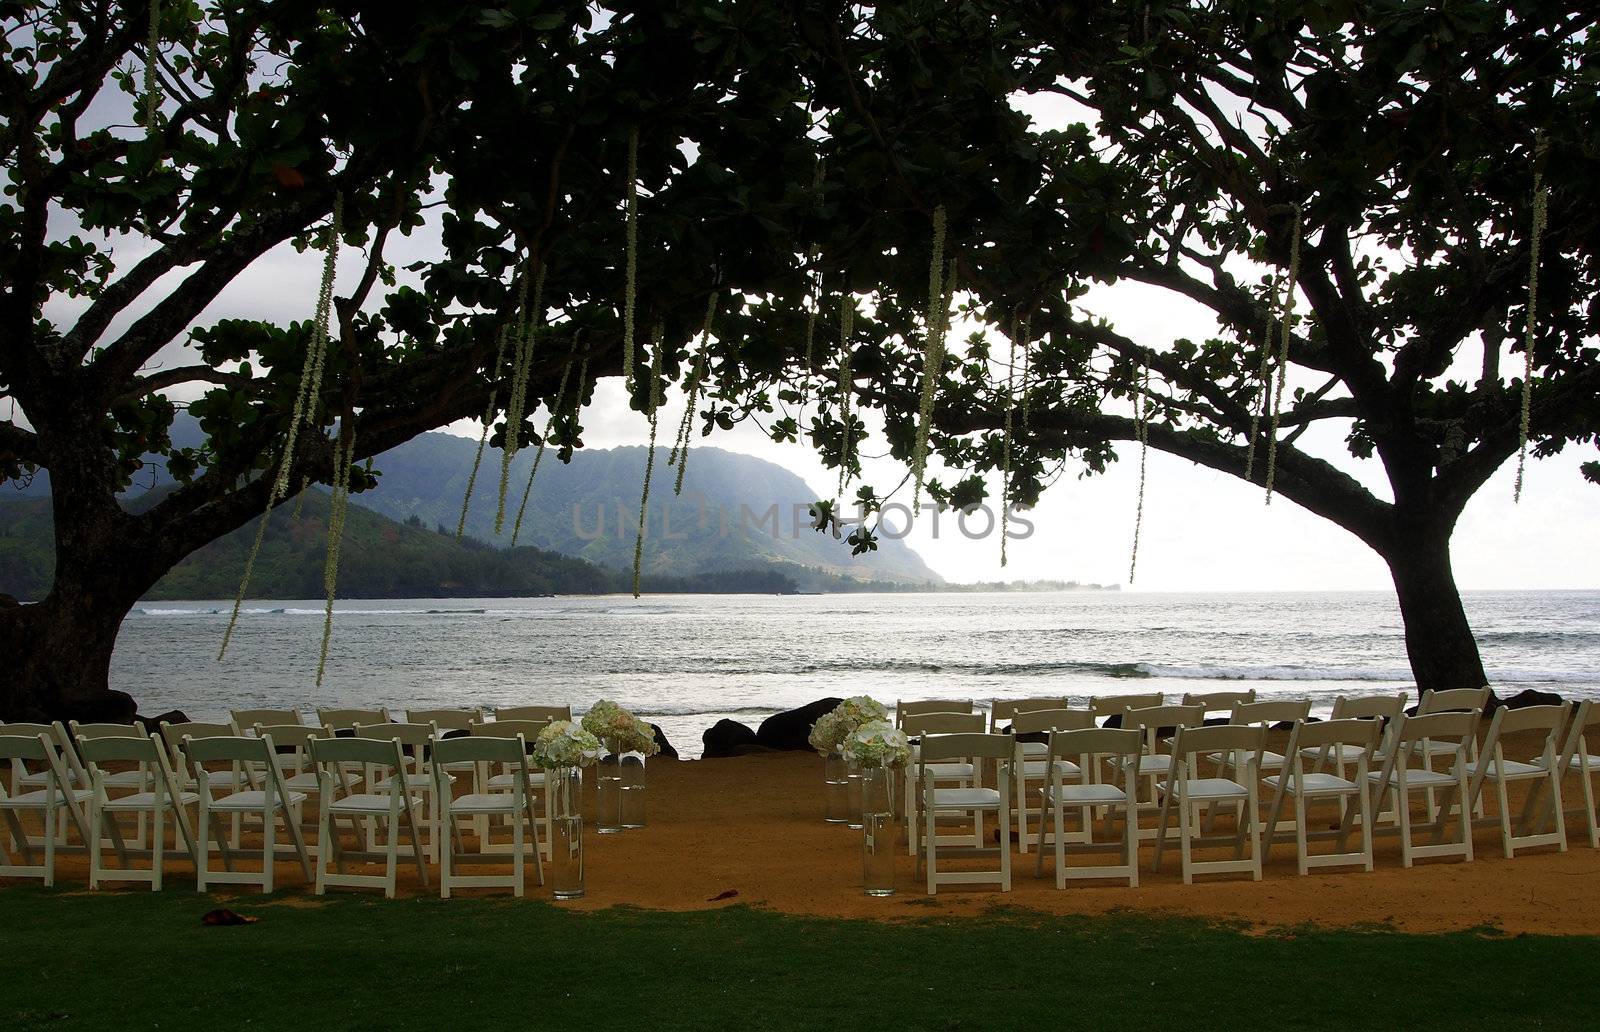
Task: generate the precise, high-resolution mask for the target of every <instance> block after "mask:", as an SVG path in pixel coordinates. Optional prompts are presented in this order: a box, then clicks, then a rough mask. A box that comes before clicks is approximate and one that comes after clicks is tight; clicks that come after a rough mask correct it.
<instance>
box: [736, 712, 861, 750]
mask: <svg viewBox="0 0 1600 1032" xmlns="http://www.w3.org/2000/svg"><path fill="white" fill-rule="evenodd" d="M843 701H844V700H843V699H818V700H817V701H816V702H812V703H807V704H806V705H804V706H801V707H800V708H799V709H792V710H784V711H783V712H782V713H774V714H773V715H772V716H770V717H768V718H767V719H766V720H763V721H762V722H761V727H760V728H759V729H757V731H756V742H757V743H759V744H761V745H764V746H766V747H767V748H768V749H785V750H790V751H794V752H799V751H802V750H808V749H810V748H811V742H810V741H809V739H810V737H811V726H812V725H813V724H815V723H816V722H817V721H818V720H820V719H821V718H822V716H823V715H824V714H826V713H829V712H831V711H832V710H833V709H834V707H836V706H838V705H839V703H841V702H843Z"/></svg>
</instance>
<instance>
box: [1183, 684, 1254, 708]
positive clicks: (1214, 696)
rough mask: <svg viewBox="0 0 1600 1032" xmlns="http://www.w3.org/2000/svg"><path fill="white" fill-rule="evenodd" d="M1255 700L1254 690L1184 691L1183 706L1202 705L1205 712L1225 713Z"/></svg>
mask: <svg viewBox="0 0 1600 1032" xmlns="http://www.w3.org/2000/svg"><path fill="white" fill-rule="evenodd" d="M1255 701H1256V690H1255V689H1254V688H1251V689H1249V690H1247V691H1242V692H1184V693H1183V704H1184V705H1185V706H1204V707H1205V708H1206V712H1207V713H1227V712H1228V711H1229V710H1232V709H1235V708H1236V707H1239V706H1243V705H1245V704H1246V703H1252V702H1255Z"/></svg>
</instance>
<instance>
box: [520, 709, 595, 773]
mask: <svg viewBox="0 0 1600 1032" xmlns="http://www.w3.org/2000/svg"><path fill="white" fill-rule="evenodd" d="M599 751H600V740H599V739H597V738H595V736H594V735H592V734H590V733H589V732H587V731H585V730H584V729H583V728H581V727H579V726H578V725H577V724H574V723H573V722H572V721H570V720H553V721H551V722H550V723H549V724H547V725H546V726H545V728H544V730H543V731H540V732H539V737H538V738H536V739H534V741H533V762H534V763H537V764H538V765H539V766H540V767H543V768H544V769H545V770H558V769H560V768H563V767H588V766H592V765H593V764H594V759H595V754H596V753H598V752H599Z"/></svg>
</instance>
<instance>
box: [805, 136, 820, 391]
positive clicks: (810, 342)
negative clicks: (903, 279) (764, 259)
mask: <svg viewBox="0 0 1600 1032" xmlns="http://www.w3.org/2000/svg"><path fill="white" fill-rule="evenodd" d="M822 171H823V163H822V159H821V158H818V159H817V166H816V168H815V169H814V170H813V172H812V174H811V190H812V192H813V193H818V194H820V193H821V191H822ZM816 262H817V248H816V246H815V245H813V246H811V247H810V248H808V249H807V250H806V267H807V269H808V270H809V269H810V268H811V267H812V266H814V265H815V264H816ZM822 279H823V277H822V274H821V273H818V274H817V275H815V276H810V275H809V274H808V280H809V283H808V285H809V287H810V289H809V290H808V291H807V296H808V297H809V298H810V300H811V305H810V307H809V308H807V309H806V350H805V359H804V363H805V366H804V375H803V379H802V380H801V381H800V413H801V417H802V418H804V415H805V407H806V401H807V400H808V399H809V398H810V396H811V374H812V373H813V372H815V371H816V366H815V364H814V363H813V361H812V353H813V351H814V349H815V346H816V340H817V312H818V311H819V310H820V309H821V308H822Z"/></svg>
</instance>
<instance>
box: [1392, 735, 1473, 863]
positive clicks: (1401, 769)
mask: <svg viewBox="0 0 1600 1032" xmlns="http://www.w3.org/2000/svg"><path fill="white" fill-rule="evenodd" d="M1395 723H1396V727H1395V732H1394V739H1393V743H1392V744H1393V748H1392V749H1391V750H1390V752H1389V754H1388V756H1386V757H1384V761H1383V769H1382V770H1379V771H1375V772H1373V773H1370V774H1368V775H1367V781H1368V783H1369V784H1371V785H1372V786H1373V788H1374V790H1375V791H1376V793H1377V795H1376V797H1375V798H1374V799H1373V808H1374V809H1378V810H1381V809H1382V804H1383V800H1384V797H1386V796H1387V795H1388V794H1389V793H1391V792H1392V793H1394V797H1395V801H1394V810H1395V817H1396V821H1397V823H1398V827H1378V826H1377V824H1376V822H1374V826H1373V827H1372V829H1371V831H1370V832H1369V834H1388V833H1395V832H1397V833H1398V834H1399V835H1400V858H1401V862H1402V863H1403V864H1404V865H1405V866H1406V867H1410V866H1411V865H1412V864H1413V862H1414V861H1416V860H1419V859H1425V858H1427V857H1436V856H1459V857H1461V858H1463V859H1464V860H1468V861H1470V860H1471V859H1472V821H1471V819H1470V818H1469V817H1468V816H1467V814H1468V813H1469V812H1470V811H1469V810H1466V809H1463V810H1461V814H1460V819H1459V820H1458V821H1457V825H1458V829H1459V834H1458V835H1457V837H1456V841H1454V842H1445V841H1443V838H1444V831H1445V826H1446V824H1447V823H1448V821H1449V819H1450V813H1451V811H1452V809H1454V808H1457V804H1458V803H1461V805H1463V806H1464V805H1466V804H1465V803H1464V802H1463V801H1464V800H1466V799H1467V796H1468V791H1469V785H1468V781H1467V770H1468V768H1467V764H1468V762H1470V761H1469V760H1468V754H1469V750H1470V749H1471V747H1472V745H1473V744H1474V743H1475V742H1476V741H1477V733H1478V713H1477V711H1476V710H1469V711H1466V712H1460V711H1453V712H1447V713H1430V714H1428V715H1427V716H1415V717H1408V716H1404V715H1402V716H1401V717H1400V718H1399V720H1397V721H1396V722H1395ZM1439 745H1449V746H1450V754H1451V769H1450V771H1449V773H1446V772H1444V771H1439V770H1435V769H1433V768H1434V765H1435V763H1436V762H1438V761H1439V760H1441V759H1443V758H1444V756H1445V754H1443V753H1440V752H1439V751H1438V749H1437V748H1436V747H1437V746H1439ZM1422 756H1426V757H1428V758H1429V760H1428V762H1427V763H1425V765H1424V766H1422V767H1420V768H1413V767H1412V766H1411V760H1412V759H1414V758H1417V757H1422ZM1418 790H1422V791H1423V792H1424V793H1425V795H1426V797H1427V812H1428V820H1427V821H1424V822H1422V823H1421V824H1420V825H1419V824H1417V823H1415V822H1413V821H1412V819H1411V793H1412V792H1415V791H1418ZM1441 790H1442V791H1443V792H1444V803H1443V804H1441V805H1436V802H1435V800H1434V799H1433V798H1432V795H1433V793H1434V792H1435V791H1441ZM1422 829H1429V830H1432V831H1433V833H1434V841H1433V842H1432V843H1431V844H1429V845H1422V846H1419V845H1416V844H1415V842H1414V833H1415V832H1416V831H1418V830H1422Z"/></svg>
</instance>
